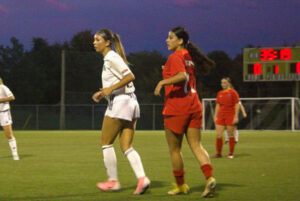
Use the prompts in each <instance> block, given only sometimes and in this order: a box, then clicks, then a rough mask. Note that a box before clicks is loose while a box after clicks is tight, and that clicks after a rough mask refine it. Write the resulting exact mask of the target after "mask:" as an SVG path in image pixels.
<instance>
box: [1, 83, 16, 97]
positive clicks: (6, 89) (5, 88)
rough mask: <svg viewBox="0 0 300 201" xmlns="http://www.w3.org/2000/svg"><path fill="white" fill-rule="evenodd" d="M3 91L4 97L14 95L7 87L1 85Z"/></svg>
mask: <svg viewBox="0 0 300 201" xmlns="http://www.w3.org/2000/svg"><path fill="white" fill-rule="evenodd" d="M3 91H4V93H5V96H6V97H11V96H13V95H14V94H13V93H12V92H11V90H10V89H9V88H8V87H7V86H5V85H3Z"/></svg>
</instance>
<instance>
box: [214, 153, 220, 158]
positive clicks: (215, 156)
mask: <svg viewBox="0 0 300 201" xmlns="http://www.w3.org/2000/svg"><path fill="white" fill-rule="evenodd" d="M212 158H222V155H221V154H216V155H213V156H212Z"/></svg>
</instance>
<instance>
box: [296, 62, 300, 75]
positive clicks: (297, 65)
mask: <svg viewBox="0 0 300 201" xmlns="http://www.w3.org/2000/svg"><path fill="white" fill-rule="evenodd" d="M296 73H297V74H300V62H298V63H297V64H296Z"/></svg>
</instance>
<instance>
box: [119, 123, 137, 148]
mask: <svg viewBox="0 0 300 201" xmlns="http://www.w3.org/2000/svg"><path fill="white" fill-rule="evenodd" d="M136 122H137V120H136V119H134V120H132V121H125V120H122V130H121V134H120V137H119V141H120V147H121V150H122V151H123V152H125V151H126V150H127V149H129V148H130V147H131V146H132V142H133V137H134V132H135V126H136Z"/></svg>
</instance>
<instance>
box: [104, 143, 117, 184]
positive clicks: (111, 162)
mask: <svg viewBox="0 0 300 201" xmlns="http://www.w3.org/2000/svg"><path fill="white" fill-rule="evenodd" d="M102 152H103V161H104V165H105V167H106V173H107V176H108V180H118V173H117V157H116V153H115V149H114V147H113V145H112V144H110V145H105V146H102Z"/></svg>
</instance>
